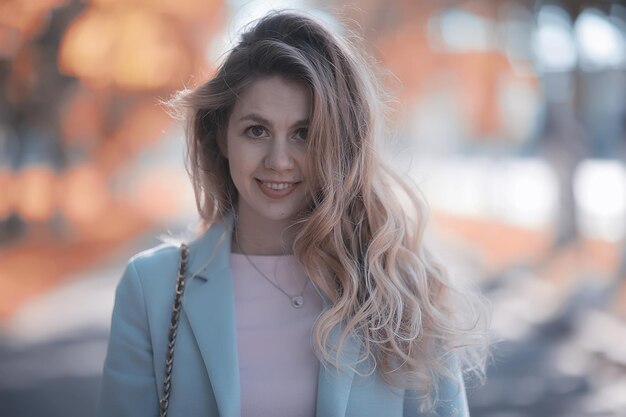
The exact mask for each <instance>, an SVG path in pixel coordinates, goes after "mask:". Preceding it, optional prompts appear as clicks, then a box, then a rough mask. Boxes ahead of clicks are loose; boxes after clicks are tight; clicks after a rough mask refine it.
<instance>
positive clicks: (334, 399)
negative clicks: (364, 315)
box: [183, 215, 359, 417]
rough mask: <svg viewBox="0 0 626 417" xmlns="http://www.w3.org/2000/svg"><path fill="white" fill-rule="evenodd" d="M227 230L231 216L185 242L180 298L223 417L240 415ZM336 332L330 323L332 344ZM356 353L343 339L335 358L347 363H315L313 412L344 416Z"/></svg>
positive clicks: (354, 345)
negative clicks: (186, 252)
mask: <svg viewBox="0 0 626 417" xmlns="http://www.w3.org/2000/svg"><path fill="white" fill-rule="evenodd" d="M232 230H233V217H232V215H231V216H227V217H225V218H224V219H223V220H222V221H221V222H218V223H216V224H214V225H213V226H212V227H211V228H210V229H208V230H207V231H206V232H204V233H203V235H202V236H200V237H199V238H198V239H196V240H195V241H193V242H191V243H190V244H189V268H188V271H189V275H188V278H187V280H188V281H187V289H186V290H185V296H184V300H183V310H184V312H185V314H186V315H187V318H188V319H189V323H190V325H191V329H192V331H193V334H194V336H195V338H196V341H197V343H198V347H199V349H200V352H201V354H202V359H203V361H204V364H205V366H206V369H207V372H208V375H209V378H210V380H211V385H212V387H213V392H214V394H215V399H216V402H217V406H218V409H219V414H220V416H224V417H239V416H240V414H241V392H240V381H239V362H238V356H237V330H236V329H237V323H236V319H235V305H234V304H235V303H234V299H235V297H234V289H233V282H232V273H231V269H230V247H231V236H232ZM328 307H329V303H328V300H324V308H328ZM340 331H341V329H340V328H336V329H335V331H334V332H333V333H332V334H331V342H332V343H334V344H337V342H338V340H339V335H340ZM358 356H359V349H358V344H357V342H356V341H355V340H354V339H353V338H349V339H348V340H347V341H346V344H345V350H344V351H343V353H342V355H341V357H340V359H341V363H342V364H344V365H347V366H344V367H342V368H341V369H339V370H337V369H335V368H334V367H332V365H326V366H324V365H320V371H319V376H318V392H317V415H318V416H324V417H335V416H337V417H339V416H344V415H345V411H346V408H347V404H348V398H349V394H350V388H351V385H352V380H353V378H354V369H353V368H354V367H355V366H356V364H357V360H358Z"/></svg>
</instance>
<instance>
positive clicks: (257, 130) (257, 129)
mask: <svg viewBox="0 0 626 417" xmlns="http://www.w3.org/2000/svg"><path fill="white" fill-rule="evenodd" d="M248 135H249V136H251V137H253V138H260V137H263V136H265V128H263V127H262V126H250V127H249V128H248Z"/></svg>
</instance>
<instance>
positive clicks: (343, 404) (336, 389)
mask: <svg viewBox="0 0 626 417" xmlns="http://www.w3.org/2000/svg"><path fill="white" fill-rule="evenodd" d="M340 334H341V329H340V328H335V329H334V330H333V332H332V333H331V338H330V339H331V341H332V343H333V344H334V345H335V346H336V345H337V344H338V343H339V335H340ZM359 353H360V349H359V345H358V344H357V342H356V341H355V339H354V338H353V337H348V338H347V339H346V342H345V344H344V350H343V351H342V353H341V355H340V363H341V364H342V365H343V366H342V367H341V369H336V368H335V367H333V366H332V365H329V364H326V365H323V364H320V371H319V378H318V381H317V412H316V415H317V417H344V416H345V415H346V409H347V406H348V399H349V398H350V390H351V388H352V380H353V379H354V370H353V368H354V367H356V365H357V361H358V358H359ZM348 365H349V366H348Z"/></svg>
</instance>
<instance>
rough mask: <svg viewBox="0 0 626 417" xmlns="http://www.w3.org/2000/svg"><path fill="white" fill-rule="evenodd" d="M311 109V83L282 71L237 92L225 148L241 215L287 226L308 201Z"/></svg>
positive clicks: (251, 222) (248, 219)
mask: <svg viewBox="0 0 626 417" xmlns="http://www.w3.org/2000/svg"><path fill="white" fill-rule="evenodd" d="M309 112H310V94H309V92H308V90H307V88H306V87H305V86H304V85H303V84H300V83H297V82H294V81H290V80H287V79H285V78H283V77H280V76H268V77H262V78H259V79H258V80H256V81H254V82H253V83H252V84H251V85H250V86H248V87H247V88H246V89H245V90H244V91H243V92H242V93H241V94H240V95H239V97H238V99H237V102H236V103H235V105H234V107H233V110H232V113H231V115H230V119H229V121H228V129H227V138H226V139H227V140H226V149H225V153H226V156H227V158H228V163H229V167H230V175H231V177H232V179H233V182H234V184H235V187H236V188H237V191H238V192H239V197H238V216H239V221H245V222H246V223H247V224H255V223H254V222H262V223H256V224H266V223H267V222H276V223H277V226H279V224H278V223H282V225H283V226H286V225H287V224H288V223H289V222H290V221H291V220H293V219H294V218H295V215H296V214H297V213H298V212H299V211H300V210H302V209H303V208H304V206H305V205H306V204H307V202H308V190H307V178H305V172H307V171H306V167H305V164H306V138H307V128H308V118H309Z"/></svg>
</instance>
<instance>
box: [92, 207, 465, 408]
mask: <svg viewBox="0 0 626 417" xmlns="http://www.w3.org/2000/svg"><path fill="white" fill-rule="evenodd" d="M231 226H232V220H230V219H229V220H227V221H226V222H225V224H224V225H220V224H218V225H215V226H213V227H212V228H211V229H209V230H208V231H207V232H205V233H204V235H203V236H201V237H200V238H198V239H197V240H195V241H194V242H191V243H190V245H189V262H188V275H187V284H186V289H185V295H184V300H183V308H182V314H181V317H180V324H179V328H178V338H177V340H176V349H175V356H174V371H173V375H172V381H173V382H172V392H171V395H170V406H169V416H171V417H183V416H184V417H196V416H197V417H200V416H202V417H218V416H221V417H239V416H240V414H241V412H240V410H241V405H240V391H239V389H240V387H239V365H238V359H237V339H236V323H235V309H234V294H233V285H232V277H231V270H230V264H229V254H230V236H231V231H230V228H231ZM178 263H179V248H178V247H176V246H174V245H161V246H159V247H156V248H154V249H151V250H148V251H146V252H143V253H141V254H139V255H137V256H135V257H133V258H132V259H131V260H130V261H129V263H128V265H127V267H126V270H125V272H124V275H123V277H122V279H121V281H120V283H119V285H118V287H117V291H116V298H115V307H114V310H113V318H112V324H111V336H110V339H109V346H108V352H107V357H106V361H105V364H104V374H103V380H102V387H101V393H100V403H99V407H98V414H97V415H98V416H99V417H105V416H106V417H144V416H145V417H148V416H150V417H154V416H158V414H159V413H158V402H159V400H158V398H159V396H160V393H161V390H162V384H163V376H164V373H165V369H164V368H165V367H164V362H165V354H166V347H167V333H168V323H169V320H170V314H171V306H172V300H173V290H174V286H175V279H176V275H177V269H178ZM325 307H328V304H327V303H326V304H325ZM349 342H350V343H349V344H348V349H346V353H345V354H344V355H343V356H342V362H343V363H347V364H355V363H356V359H357V356H358V349H356V347H357V344H356V343H354V341H349ZM357 369H359V367H358V366H357ZM317 387H318V388H317V417H340V416H341V417H343V416H350V417H383V416H384V417H394V416H398V417H399V416H405V417H409V416H423V414H420V413H419V412H418V411H417V403H416V402H415V401H413V400H409V399H405V397H406V396H405V395H404V392H403V391H402V390H400V389H398V388H392V387H390V386H389V385H388V384H386V383H385V382H384V381H383V380H382V378H381V377H380V376H379V375H378V374H377V373H374V374H373V375H370V376H360V375H359V374H357V373H355V372H353V371H351V370H349V369H345V370H342V371H337V370H335V369H334V368H333V367H331V366H329V367H324V366H320V371H319V379H318V385H317ZM440 396H441V398H442V400H441V402H440V404H439V406H438V410H437V411H438V415H439V416H441V417H452V416H455V417H467V416H469V413H468V411H467V401H466V397H465V389H464V386H463V383H462V379H460V384H459V383H458V381H456V382H455V381H448V382H445V383H442V384H441V386H440ZM276 401H280V399H278V398H277V399H276ZM245 417H248V416H245ZM277 417H281V416H277Z"/></svg>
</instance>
